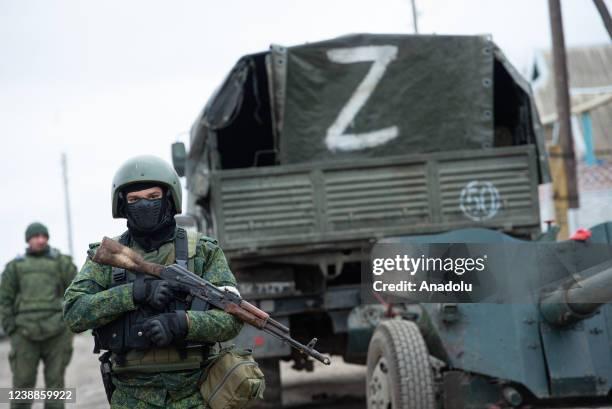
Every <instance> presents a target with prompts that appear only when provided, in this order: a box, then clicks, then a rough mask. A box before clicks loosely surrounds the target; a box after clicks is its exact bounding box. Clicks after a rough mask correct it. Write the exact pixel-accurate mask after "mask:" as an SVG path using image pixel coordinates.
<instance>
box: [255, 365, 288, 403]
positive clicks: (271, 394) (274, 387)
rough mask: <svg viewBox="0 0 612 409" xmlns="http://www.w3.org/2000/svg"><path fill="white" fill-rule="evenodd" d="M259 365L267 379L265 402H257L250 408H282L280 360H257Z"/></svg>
mask: <svg viewBox="0 0 612 409" xmlns="http://www.w3.org/2000/svg"><path fill="white" fill-rule="evenodd" d="M257 363H258V364H259V368H260V369H261V370H262V372H263V373H264V376H265V377H266V389H265V390H264V398H263V400H258V401H256V402H255V403H253V404H252V405H251V406H249V408H252V409H264V408H280V407H281V404H282V388H281V377H280V360H279V359H277V358H265V359H257Z"/></svg>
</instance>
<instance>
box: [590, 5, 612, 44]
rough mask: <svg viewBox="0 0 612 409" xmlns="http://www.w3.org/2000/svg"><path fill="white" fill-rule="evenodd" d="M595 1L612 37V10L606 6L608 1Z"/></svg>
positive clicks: (611, 37)
mask: <svg viewBox="0 0 612 409" xmlns="http://www.w3.org/2000/svg"><path fill="white" fill-rule="evenodd" d="M593 3H595V7H597V11H599V15H600V16H601V19H602V20H603V23H604V26H605V27H606V30H608V35H609V36H610V39H612V18H611V17H610V12H609V11H608V7H606V3H605V2H604V0H593Z"/></svg>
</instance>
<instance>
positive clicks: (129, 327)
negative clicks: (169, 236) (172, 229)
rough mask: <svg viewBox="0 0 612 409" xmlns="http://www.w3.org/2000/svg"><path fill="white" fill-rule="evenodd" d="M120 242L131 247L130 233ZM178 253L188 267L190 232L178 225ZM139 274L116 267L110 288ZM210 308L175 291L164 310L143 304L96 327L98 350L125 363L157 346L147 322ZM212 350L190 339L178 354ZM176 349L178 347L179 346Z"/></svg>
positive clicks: (177, 256)
mask: <svg viewBox="0 0 612 409" xmlns="http://www.w3.org/2000/svg"><path fill="white" fill-rule="evenodd" d="M119 242H120V243H121V244H123V245H124V246H128V245H129V242H130V236H129V232H127V231H126V232H125V233H123V235H121V237H120V238H119ZM174 252H175V259H176V263H177V264H179V265H181V266H183V267H185V268H187V260H188V254H189V252H188V243H187V232H186V231H185V230H184V229H182V228H178V229H177V233H176V238H175V241H174ZM136 277H137V273H133V272H132V271H126V270H124V269H119V268H113V269H112V283H111V285H110V287H111V288H112V287H115V286H118V285H122V284H128V283H131V282H134V281H135V280H136ZM208 308H209V305H208V303H206V302H204V301H202V300H200V299H198V298H193V299H192V298H191V296H189V295H188V294H182V295H181V294H178V295H176V294H175V299H174V300H173V301H171V302H170V304H169V305H168V306H166V308H165V309H164V310H163V311H159V310H155V309H154V308H152V307H150V306H148V305H139V306H138V308H137V309H136V310H134V311H128V312H126V313H124V314H123V315H122V316H121V317H119V318H117V319H116V320H114V321H112V322H110V323H108V324H106V325H104V326H102V327H99V328H96V329H94V330H93V335H94V338H95V347H94V352H95V353H98V352H100V349H105V350H108V351H111V352H112V353H113V355H114V357H115V360H116V361H117V363H118V364H120V365H122V364H124V361H125V356H126V354H128V353H131V356H133V355H135V354H134V353H133V352H134V351H145V350H149V349H153V348H156V347H155V346H154V345H153V344H152V343H151V342H150V341H149V339H148V338H147V337H146V336H144V330H143V324H144V322H145V321H146V320H147V319H148V318H150V317H152V316H154V315H158V314H161V313H164V312H173V311H187V310H192V311H206V310H207V309H208ZM198 347H204V349H208V346H207V345H202V344H195V343H191V342H187V343H185V344H183V345H178V346H176V348H178V356H179V357H180V358H183V359H184V358H185V357H186V356H187V355H188V353H189V351H192V350H194V349H198V350H201V349H202V348H198ZM176 348H174V349H176ZM200 355H201V353H200Z"/></svg>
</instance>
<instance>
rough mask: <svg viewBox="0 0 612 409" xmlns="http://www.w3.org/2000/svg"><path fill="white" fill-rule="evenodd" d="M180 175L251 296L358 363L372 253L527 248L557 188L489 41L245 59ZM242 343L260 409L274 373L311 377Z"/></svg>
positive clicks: (530, 116) (517, 82) (418, 41)
mask: <svg viewBox="0 0 612 409" xmlns="http://www.w3.org/2000/svg"><path fill="white" fill-rule="evenodd" d="M173 160H174V164H175V168H176V169H177V171H178V172H179V174H181V175H182V174H184V175H186V178H187V188H188V191H189V194H188V213H189V215H190V217H191V218H192V222H191V224H193V225H197V226H198V227H199V228H200V229H202V230H203V231H208V232H209V233H210V235H212V236H214V237H216V238H218V240H219V241H220V245H221V247H222V248H223V249H224V251H225V253H226V255H227V257H228V258H229V260H230V263H231V266H232V270H233V271H234V272H235V273H236V276H237V278H238V280H239V283H240V290H241V292H242V293H243V296H245V297H246V298H247V299H249V300H252V301H253V302H255V303H256V304H257V305H258V306H259V307H260V308H261V309H264V310H266V311H268V312H270V313H271V314H272V315H273V316H274V317H275V318H276V319H278V320H279V321H281V322H282V323H283V324H284V325H287V326H288V327H290V329H291V332H292V335H293V336H294V337H297V338H304V339H305V338H307V337H309V336H310V335H311V334H312V336H316V337H318V338H319V344H318V346H319V349H320V350H322V351H323V352H326V353H331V354H336V355H341V356H342V357H343V358H344V359H345V360H346V361H349V362H359V363H365V360H366V353H367V345H368V341H369V337H370V335H371V333H372V329H370V330H369V331H367V332H364V333H363V334H362V333H360V332H359V331H360V330H359V328H360V323H362V322H363V321H364V320H365V321H367V319H368V318H367V314H368V312H367V311H368V308H367V306H362V305H361V297H360V270H361V262H362V261H363V260H365V259H367V257H368V251H369V248H370V247H371V246H372V244H373V243H374V242H375V241H376V240H378V239H380V238H383V237H387V236H396V235H407V234H425V233H435V232H441V231H447V230H450V229H458V228H463V227H469V226H483V227H488V228H492V229H498V230H503V231H504V232H507V233H508V234H511V235H513V236H518V237H525V238H530V237H534V236H536V235H538V234H539V232H540V217H539V205H538V185H539V184H541V183H545V182H547V181H548V180H549V174H548V168H547V162H546V157H545V150H544V142H543V134H542V128H541V126H540V123H539V120H538V116H537V112H536V110H535V106H534V102H533V99H532V97H531V92H530V89H529V86H528V84H527V83H526V82H525V81H524V80H523V79H522V78H521V77H520V75H519V74H518V73H517V72H516V70H515V69H514V68H513V67H512V66H511V64H510V63H509V62H508V60H507V59H506V58H505V57H504V55H503V54H502V52H501V51H500V49H499V48H498V47H496V46H495V44H494V43H493V42H492V40H491V38H490V37H488V36H438V35H432V36H410V35H370V34H358V35H348V36H344V37H339V38H336V39H332V40H327V41H321V42H315V43H309V44H303V45H298V46H292V47H283V46H278V45H272V46H271V47H270V49H269V50H268V51H264V52H260V53H256V54H251V55H246V56H244V57H242V58H241V59H240V60H239V61H238V62H237V63H236V65H235V66H234V68H233V69H232V70H231V71H230V73H229V74H228V76H227V78H226V79H225V80H224V81H223V83H222V84H221V86H220V87H219V88H218V89H217V90H216V92H215V93H214V95H213V96H212V97H211V98H210V100H209V101H208V103H207V104H206V106H205V108H204V109H203V111H202V113H201V114H200V115H199V117H198V118H197V119H196V121H195V123H194V124H193V127H192V129H191V136H190V148H189V151H188V152H187V150H186V148H185V146H184V145H183V144H181V143H176V144H174V145H173ZM351 331H352V332H353V334H354V335H355V336H352V337H349V332H351ZM359 334H361V335H359ZM239 342H242V343H245V344H246V345H248V346H250V347H251V348H252V349H253V350H254V353H255V356H256V357H257V358H258V361H259V362H261V363H262V366H263V367H264V370H265V371H267V376H268V388H267V391H266V393H267V399H272V400H273V399H274V397H273V395H274V391H275V390H276V389H275V388H274V387H273V385H274V383H275V381H274V380H275V379H276V380H278V368H279V367H278V361H279V359H293V360H294V361H295V367H296V368H299V369H312V362H309V361H307V360H304V359H303V358H302V357H301V356H297V355H291V354H292V353H291V351H290V349H289V347H288V346H286V345H283V344H282V343H280V342H278V341H277V340H275V339H273V338H268V337H265V336H261V334H258V333H256V332H250V331H249V330H244V331H243V332H242V333H241V335H240V337H239ZM275 375H276V376H275ZM276 398H278V395H277V396H276Z"/></svg>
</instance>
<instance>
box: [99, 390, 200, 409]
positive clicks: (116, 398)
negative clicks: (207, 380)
mask: <svg viewBox="0 0 612 409" xmlns="http://www.w3.org/2000/svg"><path fill="white" fill-rule="evenodd" d="M160 408H169V409H196V408H198V409H206V408H207V406H206V404H205V403H204V400H203V399H202V395H200V392H199V391H198V392H196V393H194V394H191V395H189V396H186V397H184V398H182V399H179V400H172V399H171V398H170V396H169V395H168V396H166V401H165V403H164V405H163V406H158V405H154V404H152V403H150V402H146V401H144V400H141V399H138V398H137V397H136V396H135V394H134V391H133V389H132V388H125V387H117V388H116V389H115V391H114V392H113V397H112V399H111V409H160Z"/></svg>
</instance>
